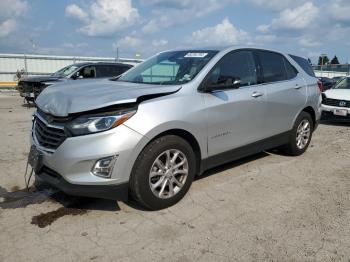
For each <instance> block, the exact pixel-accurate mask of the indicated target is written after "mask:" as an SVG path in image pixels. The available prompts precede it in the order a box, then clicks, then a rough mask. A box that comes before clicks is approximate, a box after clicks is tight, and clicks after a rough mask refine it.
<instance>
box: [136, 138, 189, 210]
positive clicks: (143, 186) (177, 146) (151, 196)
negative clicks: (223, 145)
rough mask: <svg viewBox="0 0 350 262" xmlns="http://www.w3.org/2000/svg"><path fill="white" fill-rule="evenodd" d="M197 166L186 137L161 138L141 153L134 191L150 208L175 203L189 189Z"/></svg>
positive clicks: (156, 208) (164, 206)
mask: <svg viewBox="0 0 350 262" xmlns="http://www.w3.org/2000/svg"><path fill="white" fill-rule="evenodd" d="M195 167H196V158H195V154H194V152H193V149H192V147H191V146H190V144H189V143H188V142H187V141H186V140H184V139H182V138H181V137H178V136H174V135H167V136H163V137H160V138H157V139H155V140H154V141H152V142H151V143H150V144H149V145H147V146H146V147H145V148H144V150H143V151H142V152H141V153H140V155H139V156H138V158H137V160H136V162H135V165H134V168H133V171H132V174H131V178H130V192H131V194H132V196H133V197H134V199H135V200H136V201H138V202H139V203H140V204H141V205H143V206H145V207H146V208H148V209H150V210H158V209H163V208H166V207H169V206H172V205H174V204H176V203H177V202H179V201H180V200H181V199H182V198H183V196H184V195H185V194H186V193H187V191H188V190H189V188H190V186H191V184H192V181H193V178H194V175H195V172H196V170H195Z"/></svg>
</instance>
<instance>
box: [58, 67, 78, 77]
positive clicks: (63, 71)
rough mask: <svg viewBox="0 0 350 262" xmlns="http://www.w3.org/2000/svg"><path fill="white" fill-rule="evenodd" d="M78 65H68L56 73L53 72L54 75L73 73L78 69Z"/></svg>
mask: <svg viewBox="0 0 350 262" xmlns="http://www.w3.org/2000/svg"><path fill="white" fill-rule="evenodd" d="M77 69H78V67H77V66H75V65H70V66H66V67H64V68H62V69H60V70H58V71H57V72H56V73H53V74H52V76H58V77H65V76H68V75H70V74H71V73H73V72H74V71H75V70H77Z"/></svg>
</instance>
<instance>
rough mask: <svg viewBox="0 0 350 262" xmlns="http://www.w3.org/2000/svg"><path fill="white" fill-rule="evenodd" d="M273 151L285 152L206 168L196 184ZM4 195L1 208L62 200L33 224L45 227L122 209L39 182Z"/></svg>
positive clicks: (137, 207)
mask: <svg viewBox="0 0 350 262" xmlns="http://www.w3.org/2000/svg"><path fill="white" fill-rule="evenodd" d="M271 154H281V153H280V152H279V151H277V150H270V151H266V152H261V153H258V154H255V155H252V156H249V157H245V158H242V159H239V160H236V161H232V162H229V163H227V164H224V165H220V166H218V167H215V168H212V169H210V170H207V171H205V172H204V173H203V174H202V175H200V176H197V177H196V178H195V180H194V183H196V181H199V180H202V179H206V178H208V177H210V176H213V175H216V174H218V173H220V172H223V171H226V170H229V169H232V168H236V167H239V166H241V165H244V164H246V163H249V162H252V161H255V160H258V159H262V158H265V157H268V156H270V155H271ZM0 198H1V199H2V201H0V208H1V209H17V208H25V207H27V206H29V205H34V204H41V203H43V202H46V201H48V202H53V203H59V204H60V205H61V207H59V208H57V209H56V210H54V211H50V212H47V213H42V214H40V215H39V216H34V217H33V221H34V222H32V223H34V224H37V225H38V226H39V227H45V226H47V225H49V224H50V223H52V222H53V221H52V219H58V218H59V217H62V216H65V215H77V214H85V213H86V212H88V211H106V212H117V211H120V210H121V208H120V206H119V205H118V202H117V201H115V200H106V199H98V198H87V197H76V196H70V195H66V194H65V193H64V192H62V191H59V190H56V189H54V188H52V187H51V186H49V185H47V184H45V183H40V184H36V186H35V187H31V188H30V189H29V191H28V190H27V189H18V190H15V191H12V192H9V191H7V190H6V189H4V188H2V187H0ZM124 203H125V205H126V206H128V207H130V208H132V209H135V210H139V211H149V210H148V209H146V208H144V207H142V206H140V205H139V204H138V203H137V202H136V201H134V200H133V199H131V198H129V200H128V201H126V202H124ZM50 221H51V222H50Z"/></svg>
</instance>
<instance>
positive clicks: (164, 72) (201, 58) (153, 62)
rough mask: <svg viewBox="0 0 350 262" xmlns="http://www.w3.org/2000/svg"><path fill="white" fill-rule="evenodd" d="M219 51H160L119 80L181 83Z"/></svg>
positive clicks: (191, 76) (194, 73)
mask: <svg viewBox="0 0 350 262" xmlns="http://www.w3.org/2000/svg"><path fill="white" fill-rule="evenodd" d="M217 53H218V52H217V51H207V50H203V51H171V52H164V53H160V54H158V55H156V56H154V57H152V58H150V59H148V60H146V61H145V62H143V63H142V64H140V65H139V66H137V67H135V68H133V69H131V70H129V71H128V72H126V73H125V74H124V75H122V76H121V77H120V78H119V79H118V81H124V82H132V83H142V84H156V85H179V84H185V83H187V82H189V81H191V80H192V79H193V78H194V77H195V76H196V75H197V74H198V73H199V72H200V71H201V70H202V69H203V67H204V66H205V65H206V64H207V63H208V62H209V61H210V60H211V59H212V58H213V57H214V56H215V55H216V54H217Z"/></svg>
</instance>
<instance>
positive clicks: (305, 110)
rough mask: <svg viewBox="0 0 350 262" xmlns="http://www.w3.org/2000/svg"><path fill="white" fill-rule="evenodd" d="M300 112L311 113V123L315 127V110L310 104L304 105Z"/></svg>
mask: <svg viewBox="0 0 350 262" xmlns="http://www.w3.org/2000/svg"><path fill="white" fill-rule="evenodd" d="M302 112H306V113H308V114H310V115H311V118H312V125H313V128H315V126H316V112H315V110H314V109H313V108H312V107H311V106H308V107H305V108H304V109H303V110H302Z"/></svg>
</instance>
